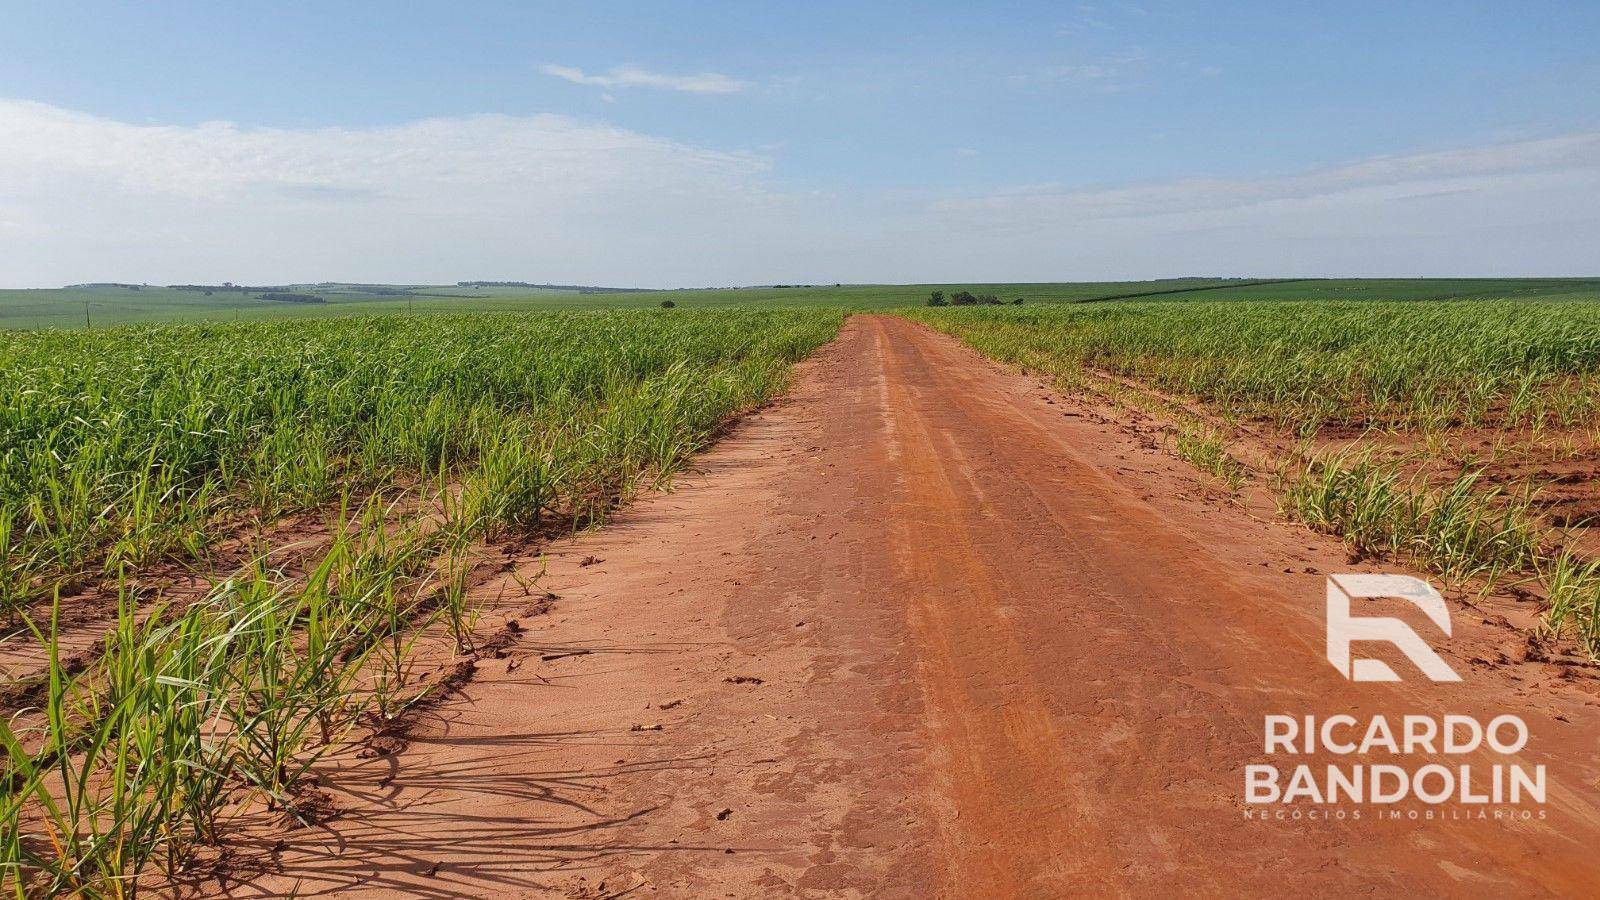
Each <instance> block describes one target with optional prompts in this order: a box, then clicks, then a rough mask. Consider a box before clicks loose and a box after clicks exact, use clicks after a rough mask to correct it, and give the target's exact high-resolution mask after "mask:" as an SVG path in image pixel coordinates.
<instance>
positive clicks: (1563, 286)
mask: <svg viewBox="0 0 1600 900" xmlns="http://www.w3.org/2000/svg"><path fill="white" fill-rule="evenodd" d="M285 290H287V291H291V292H294V293H302V294H313V295H315V296H317V297H320V298H321V299H322V300H323V301H324V302H322V303H291V302H283V301H276V300H264V299H262V298H261V294H260V292H253V293H237V292H223V291H216V292H214V293H212V294H210V295H207V294H205V293H204V292H201V291H187V290H174V289H171V288H166V287H155V286H151V287H139V288H130V287H75V288H57V289H48V290H0V328H13V329H17V328H21V329H34V328H83V327H84V326H85V323H86V322H87V324H88V325H89V326H90V327H92V328H100V327H106V326H111V325H127V324H140V323H156V322H185V321H236V320H237V321H247V320H260V319H286V318H304V317H326V316H349V315H384V314H393V313H405V312H415V313H462V312H519V311H544V310H577V309H630V308H639V307H650V306H658V305H660V303H661V302H662V301H664V300H671V301H672V302H673V303H675V304H676V305H678V306H681V307H720V306H746V305H818V306H834V307H841V308H845V309H883V308H890V307H897V306H909V305H918V304H921V303H923V302H924V301H925V300H926V299H927V297H928V294H929V292H930V291H933V290H942V291H944V292H945V293H946V294H953V293H955V292H956V291H959V290H968V291H972V292H973V293H976V294H994V295H996V296H998V297H999V298H1000V299H1002V300H1004V301H1008V302H1009V301H1011V300H1014V299H1016V298H1019V297H1020V298H1022V299H1023V300H1024V301H1026V302H1027V303H1073V302H1084V301H1097V300H1116V299H1150V300H1174V301H1179V300H1452V299H1484V300H1490V299H1533V298H1539V299H1593V300H1600V278H1398V279H1379V278H1362V279H1352V278H1345V279H1222V278H1179V279H1165V280H1159V281H1098V282H1088V281H1086V282H1057V283H1039V284H899V285H815V286H802V287H752V288H706V289H698V290H671V291H642V292H639V291H635V292H618V293H584V292H579V291H574V290H553V289H542V288H529V287H503V286H489V287H478V288H472V287H462V286H458V285H376V286H375V285H344V284H333V285H288V286H286V288H285ZM375 291H383V292H384V293H375Z"/></svg>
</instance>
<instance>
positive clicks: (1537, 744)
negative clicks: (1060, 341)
mask: <svg viewBox="0 0 1600 900" xmlns="http://www.w3.org/2000/svg"><path fill="white" fill-rule="evenodd" d="M1204 494H1205V488H1204V484H1203V482H1201V481H1199V480H1198V479H1197V477H1196V476H1195V475H1194V474H1193V473H1192V472H1191V471H1190V470H1188V469H1187V468H1186V467H1184V466H1183V465H1182V464H1181V463H1178V462H1176V461H1175V460H1173V459H1171V458H1169V457H1168V456H1166V455H1164V454H1162V453H1160V452H1159V451H1157V450H1155V449H1154V447H1153V446H1152V445H1151V444H1150V442H1149V441H1148V440H1144V439H1142V438H1140V437H1139V436H1138V435H1136V434H1133V433H1130V432H1129V431H1127V430H1124V429H1122V428H1119V427H1117V425H1116V423H1109V422H1106V421H1104V420H1097V418H1096V417H1095V416H1094V415H1093V414H1092V413H1090V412H1087V411H1085V410H1084V409H1082V408H1075V407H1073V406H1072V405H1071V404H1069V403H1067V402H1066V401H1062V400H1060V399H1059V398H1053V397H1050V396H1048V395H1047V394H1046V393H1045V392H1044V391H1042V390H1041V389H1040V387H1039V386H1038V384H1037V383H1036V382H1034V381H1032V380H1030V379H1028V378H1026V377H1023V376H1020V375H1016V374H1013V373H1009V372H1007V371H1005V370H1003V369H1001V368H1000V367H997V366H995V365H992V364H990V363H988V362H986V361H984V360H982V359H981V358H980V357H978V356H977V355H976V354H974V353H973V352H971V351H970V350H968V349H967V348H965V347H964V346H962V345H959V344H958V343H956V342H955V341H953V340H952V339H950V338H947V337H944V336H942V335H938V334H936V333H934V332H932V331H930V330H928V329H925V328H923V327H921V326H918V325H914V324H911V323H908V322H906V321H903V320H900V319H895V318H887V317H875V316H858V317H855V318H853V319H851V320H850V321H849V322H848V323H847V324H846V327H845V329H844V331H843V332H842V333H841V335H840V337H839V339H838V340H837V341H836V342H834V343H833V344H831V345H829V346H828V347H826V348H825V349H823V350H822V351H821V352H819V353H818V354H817V355H816V356H815V357H814V358H813V359H811V360H809V361H807V362H806V363H804V364H802V366H801V367H800V369H799V371H798V377H797V384H796V386H795V388H794V390H793V391H792V392H791V393H790V395H789V396H788V397H786V398H785V399H784V400H782V401H781V402H779V403H777V404H775V405H773V406H771V407H769V408H767V409H766V410H764V411H762V412H760V413H759V414H756V415H754V416H752V417H750V418H749V419H748V420H747V421H746V422H744V423H743V424H742V425H741V426H739V427H738V428H737V429H736V430H735V431H734V432H733V433H732V434H731V435H730V436H729V437H728V438H727V439H726V440H724V441H723V442H722V443H720V444H719V445H718V446H717V447H716V448H715V449H713V450H712V451H711V452H709V453H707V454H706V455H705V456H704V457H703V458H701V459H700V460H699V462H698V467H697V472H696V474H694V475H691V476H687V477H684V478H682V479H680V483H679V485H678V490H677V491H675V492H673V493H671V494H666V495H658V496H654V497H650V498H647V499H645V500H643V501H641V502H638V503H636V504H634V505H633V506H631V507H630V508H628V509H627V510H625V511H623V512H622V513H621V514H620V515H618V516H617V517H616V518H615V520H614V521H613V522H612V524H610V525H608V526H607V527H606V528H605V529H603V530H601V531H599V532H595V533H591V534H586V535H582V536H580V537H577V538H575V539H573V540H570V541H565V542H562V543H559V544H557V545H556V546H555V547H553V548H551V551H550V559H549V571H548V574H547V575H546V577H545V579H544V580H543V582H541V584H542V586H543V587H546V588H548V589H550V590H552V591H553V592H555V594H557V595H558V596H559V598H560V599H559V600H557V601H556V603H555V604H554V607H553V609H552V612H551V613H550V614H548V615H545V616H540V617H538V618H533V619H527V620H525V621H524V623H523V624H524V631H523V632H522V640H521V642H520V644H519V645H518V647H517V648H516V649H515V650H514V652H513V653H512V654H511V655H510V656H509V657H508V658H507V659H505V660H498V661H497V660H490V661H486V662H484V663H481V664H480V666H479V670H478V673H477V678H476V680H475V681H474V682H472V683H471V684H470V685H468V686H467V687H466V688H465V690H464V694H463V696H461V697H460V698H459V699H457V700H456V701H454V702H451V703H448V704H445V705H443V706H442V707H440V708H438V709H437V710H436V711H435V714H434V718H433V719H432V720H431V721H430V722H429V723H427V725H426V726H425V727H424V728H423V729H422V730H421V731H420V732H419V733H418V734H417V735H416V739H415V740H414V741H413V743H412V744H411V746H410V747H409V748H408V749H406V750H405V751H404V752H402V753H400V754H398V755H397V756H393V757H383V758H378V759H370V760H360V759H353V758H352V759H347V760H344V761H342V762H341V764H340V765H339V767H338V768H337V770H336V771H331V772H327V773H326V778H325V783H326V784H327V786H328V790H329V791H330V792H331V793H332V794H333V797H334V800H335V802H336V803H337V805H338V806H339V807H340V808H341V810H342V812H341V814H340V815H339V816H338V817H337V818H335V819H334V820H332V821H330V822H328V823H326V824H325V825H323V826H319V827H318V828H314V829H303V830H300V831H296V832H293V833H290V834H287V835H284V836H283V841H282V843H280V844H278V845H277V848H276V849H275V850H274V854H275V856H276V861H277V863H278V864H279V865H280V867H281V874H278V875H274V876H272V877H270V878H266V879H263V880H258V881H256V882H255V883H253V884H250V885H247V886H243V887H239V886H233V887H231V888H230V889H229V890H230V893H233V894H237V895H241V896H253V895H264V894H272V895H276V894H283V893H286V892H289V891H296V892H298V893H299V894H300V895H301V896H310V895H317V894H333V893H337V894H340V895H341V896H343V895H358V896H359V895H389V896H416V897H489V896H497V897H498V896H557V897H559V896H569V897H611V896H630V897H631V896H643V895H656V896H667V897H712V896H730V897H765V896H816V897H822V896H827V897H834V896H841V897H849V896H872V897H927V896H948V897H991V896H992V897H1049V896H1079V895H1148V896H1157V895H1160V896H1168V895H1172V894H1175V893H1179V892H1182V893H1184V894H1190V895H1194V894H1199V895H1208V896H1209V895H1251V894H1255V895H1260V894H1269V893H1270V894H1282V893H1289V892H1296V893H1316V894H1335V893H1339V894H1343V893H1373V894H1377V893H1382V894H1391V893H1407V894H1422V895H1461V896H1472V895H1506V894H1511V893H1516V894H1519V895H1581V894H1591V893H1592V892H1593V891H1594V889H1595V885H1596V884H1600V854H1597V853H1596V852H1595V851H1594V848H1595V847H1597V846H1600V789H1597V787H1596V778H1597V775H1600V766H1597V760H1596V743H1595V742H1596V735H1597V734H1600V731H1597V728H1596V726H1597V725H1600V705H1597V702H1596V699H1595V688H1594V681H1593V680H1592V679H1590V678H1589V677H1588V676H1587V675H1585V674H1584V673H1582V672H1581V671H1578V672H1574V670H1571V669H1568V668H1561V667H1557V666H1551V665H1544V664H1539V663H1532V662H1520V661H1517V662H1511V661H1508V660H1519V659H1520V651H1519V648H1520V647H1521V645H1522V638H1521V636H1520V634H1519V633H1518V632H1516V631H1515V630H1513V629H1510V628H1507V627H1504V626H1503V625H1494V624H1490V622H1491V620H1492V618H1493V617H1489V616H1484V615H1483V614H1482V613H1481V612H1478V611H1475V610H1472V609H1469V608H1464V607H1462V606H1459V605H1458V606H1456V607H1455V608H1454V613H1455V619H1456V629H1455V634H1454V637H1453V638H1448V639H1446V638H1443V637H1441V636H1438V635H1437V633H1436V632H1435V631H1433V630H1431V627H1430V626H1429V625H1428V624H1427V623H1426V622H1425V621H1420V617H1413V618H1412V619H1411V620H1412V621H1415V623H1416V627H1417V628H1418V630H1419V632H1421V633H1423V634H1425V635H1428V636H1429V637H1430V638H1433V639H1434V643H1435V645H1436V646H1438V647H1439V648H1440V649H1441V652H1442V654H1443V655H1444V657H1445V658H1446V660H1447V661H1448V662H1449V663H1450V664H1451V665H1452V666H1453V667H1454V668H1455V669H1456V670H1457V671H1459V672H1461V673H1463V675H1464V678H1465V681H1464V682H1463V683H1462V684H1459V685H1443V684H1434V683H1431V682H1427V681H1425V680H1422V678H1421V676H1420V675H1417V674H1415V670H1414V669H1412V668H1410V667H1408V665H1407V664H1406V663H1405V662H1403V661H1399V660H1396V661H1394V665H1395V666H1396V668H1397V670H1398V671H1401V672H1403V673H1405V674H1407V675H1410V676H1412V677H1410V678H1408V680H1406V681H1403V682H1401V683H1398V684H1355V683H1351V682H1348V681H1346V680H1345V679H1344V678H1343V677H1342V676H1341V675H1340V674H1339V673H1338V672H1337V671H1335V670H1334V669H1333V668H1332V667H1331V666H1330V665H1329V664H1328V663H1327V661H1326V660H1325V658H1324V647H1323V627H1324V623H1323V619H1322V604H1323V599H1322V598H1323V590H1324V582H1323V579H1324V577H1325V575H1326V573H1328V572H1334V571H1345V570H1349V569H1352V568H1354V569H1362V570H1367V571H1377V570H1380V569H1381V568H1382V567H1381V566H1373V565H1364V566H1350V565H1349V564H1347V562H1346V557H1345V553H1344V550H1343V549H1342V548H1341V547H1340V546H1339V544H1338V543H1337V542H1336V541H1333V540H1331V539H1327V538H1323V537H1319V536H1315V535H1312V534H1309V533H1307V532H1305V531H1304V530H1302V529H1298V528H1295V527H1292V526H1288V525H1285V524H1282V523H1278V522H1272V521H1269V520H1268V519H1267V518H1266V517H1261V516H1252V515H1251V514H1249V512H1248V511H1246V510H1243V509H1240V508H1238V507H1235V506H1229V505H1226V504H1220V503H1217V502H1215V501H1213V500H1208V499H1206V498H1205V496H1204ZM538 566H539V564H538V563H537V562H536V561H533V560H529V561H528V562H527V563H526V565H525V566H524V567H523V570H522V571H521V572H519V573H516V577H521V578H527V577H529V576H530V575H532V574H533V573H535V572H537V570H538ZM1390 568H1391V569H1392V568H1393V566H1391V567H1390ZM508 577H510V576H508ZM501 588H503V586H501ZM496 589H497V588H496V586H495V585H493V584H491V585H488V586H486V587H484V588H483V589H482V590H483V591H485V592H486V595H487V594H488V593H492V592H493V591H495V590H496ZM1385 612H1392V611H1391V610H1388V609H1385ZM1393 614H1397V615H1399V614H1401V613H1393ZM1380 658H1382V657H1381V656H1380ZM1491 661H1493V662H1491ZM1341 712H1342V713H1350V714H1353V715H1355V716H1357V717H1358V718H1363V719H1364V718H1365V717H1366V716H1370V715H1374V714H1383V715H1386V716H1389V717H1391V718H1398V717H1399V716H1400V715H1403V714H1405V713H1426V714H1432V715H1442V714H1443V713H1446V712H1451V713H1464V714H1471V715H1475V716H1478V717H1479V718H1480V719H1484V720H1487V719H1488V718H1490V717H1492V716H1493V715H1496V714H1499V713H1502V712H1513V713H1517V714H1519V715H1522V716H1523V717H1525V718H1526V719H1527V721H1528V723H1529V727H1530V730H1531V739H1530V742H1529V745H1528V748H1527V749H1526V750H1525V751H1523V752H1522V753H1521V754H1520V755H1519V757H1518V759H1519V761H1520V762H1523V763H1526V764H1530V765H1532V764H1538V763H1543V764H1546V765H1547V766H1548V767H1549V768H1548V778H1549V781H1550V797H1549V803H1548V805H1547V813H1546V817H1545V818H1543V819H1542V820H1540V819H1534V820H1532V821H1527V822H1514V823H1508V822H1505V821H1436V822H1433V823H1427V822H1413V821H1409V820H1402V821H1377V820H1376V817H1375V815H1374V810H1372V809H1371V808H1368V809H1367V810H1365V811H1364V815H1363V818H1362V819H1361V820H1359V821H1352V820H1348V819H1347V820H1345V821H1316V822H1309V821H1305V820H1301V821H1293V820H1291V821H1284V822H1270V823H1261V822H1257V821H1249V820H1247V819H1246V818H1245V815H1244V812H1245V804H1244V803H1243V800H1242V794H1243V790H1242V788H1243V778H1242V769H1243V767H1244V765H1246V764H1247V763H1251V762H1263V761H1267V760H1266V758H1265V757H1264V755H1263V753H1262V747H1261V742H1262V722H1263V716H1264V715H1266V714H1268V713H1289V714H1298V715H1305V714H1314V715H1317V716H1319V717H1322V716H1327V715H1332V714H1335V713H1341ZM1274 761H1276V762H1279V763H1288V764H1292V763H1294V762H1296V761H1298V760H1294V759H1289V760H1285V759H1283V758H1282V757H1281V755H1280V756H1279V757H1278V758H1276V759H1275V760H1274ZM1314 761H1315V762H1319V763H1322V762H1327V761H1328V760H1327V759H1326V758H1322V757H1319V758H1316V759H1315V760H1314ZM1369 761H1373V760H1369ZM1376 761H1387V760H1381V759H1380V760H1376ZM1474 761H1476V762H1479V763H1485V764H1486V763H1488V762H1490V760H1487V759H1482V758H1475V760H1474ZM1411 762H1412V764H1413V765H1414V764H1415V763H1416V761H1411Z"/></svg>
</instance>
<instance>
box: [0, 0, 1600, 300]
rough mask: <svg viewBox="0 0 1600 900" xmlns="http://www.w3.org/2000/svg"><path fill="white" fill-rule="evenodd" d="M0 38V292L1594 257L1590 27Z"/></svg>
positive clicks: (143, 20)
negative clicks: (1, 247)
mask: <svg viewBox="0 0 1600 900" xmlns="http://www.w3.org/2000/svg"><path fill="white" fill-rule="evenodd" d="M0 20H3V21H4V22H5V27H4V28H3V29H0V239H3V240H5V241H7V242H8V243H10V244H11V245H12V247H13V249H20V250H22V251H23V252H22V254H21V257H20V258H19V255H18V254H16V253H12V254H6V255H5V256H6V257H7V258H6V259H4V260H0V281H3V282H4V283H7V284H14V283H29V284H32V283H53V282H59V281H64V280H65V281H76V280H87V279H90V278H100V277H105V278H117V279H123V280H151V281H161V280H179V279H182V280H199V279H203V278H212V277H218V278H220V277H223V276H225V275H232V276H236V277H233V278H232V279H231V280H236V281H237V280H291V279H300V278H315V279H320V278H330V279H334V278H358V277H359V278H364V279H370V280H393V281H409V280H430V279H441V278H446V276H449V277H448V278H447V280H452V281H453V280H456V278H457V277H459V278H474V277H515V278H529V279H533V280H545V279H546V278H548V279H549V280H552V281H571V280H583V281H596V282H606V283H637V284H652V285H672V284H732V283H750V282H766V281H785V280H819V281H836V280H850V281H869V280H891V281H914V280H933V279H963V278H974V279H976V278H996V279H1017V280H1043V279H1057V278H1060V279H1069V278H1102V277H1141V276H1147V277H1158V276H1166V275H1177V274H1190V273H1194V274H1211V273H1221V274H1395V275H1420V274H1457V273H1459V274H1521V273H1549V274H1580V273H1581V274H1593V273H1595V272H1597V271H1600V265H1597V264H1596V258H1597V257H1600V254H1593V252H1592V250H1590V249H1589V248H1592V247H1593V246H1595V243H1594V240H1595V238H1596V237H1600V213H1596V212H1594V211H1593V209H1592V208H1593V207H1595V206H1596V205H1597V204H1594V203H1593V202H1590V203H1588V204H1587V207H1588V209H1587V211H1586V207H1585V205H1584V204H1581V203H1577V202H1574V195H1575V194H1584V193H1585V192H1589V191H1591V190H1592V188H1593V187H1594V186H1595V185H1596V184H1597V183H1600V180H1597V179H1600V175H1597V170H1600V141H1597V140H1596V138H1595V135H1596V133H1597V132H1600V49H1597V46H1600V4H1597V3H1571V2H1569V3H1524V4H1506V3H1404V4H1395V3H1387V4H1377V3H1371V4H1366V3H1340V4H1328V3H1232V4H1197V3H1176V2H1156V0H1139V2H1130V3H1120V2H1096V3H1085V4H1075V3H1013V4H988V5H984V4H970V3H919V4H909V3H874V4H845V3H809V4H796V3H792V2H790V3H781V4H779V3H758V2H746V3H631V4H620V3H584V4H576V3H563V4H544V3H482V2H480V3H473V2H457V3H448V4H446V3H409V4H393V3H350V2H346V3H338V4H295V3H274V4H265V3H241V2H234V3H228V4H213V3H206V4H202V3H141V4H111V3H71V2H58V3H53V4H35V3H5V4H0ZM53 141H59V142H61V145H60V146H56V145H55V144H52V142H53ZM8 195H9V197H8ZM1588 196H1589V197H1590V198H1591V200H1592V198H1593V197H1594V196H1596V195H1595V194H1593V193H1589V194H1588ZM1130 204H1131V205H1130ZM1400 207H1403V208H1400ZM524 216H525V217H526V218H523V217H524ZM199 222H204V223H206V224H205V225H204V227H203V228H202V227H197V223H199ZM513 223H517V224H513ZM1096 223H1098V225H1097V224H1096ZM1497 223H1498V224H1499V226H1500V229H1501V230H1500V231H1499V233H1497V231H1496V224H1497ZM429 229H433V230H432V231H431V232H430V231H429ZM508 229H513V231H508ZM286 231H294V232H295V233H294V234H285V232H286ZM519 234H520V238H519V237H517V235H519ZM423 235H427V236H428V237H430V238H431V240H430V241H428V242H426V243H425V242H424V241H423ZM113 269H114V270H115V271H113Z"/></svg>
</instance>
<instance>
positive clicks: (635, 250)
mask: <svg viewBox="0 0 1600 900" xmlns="http://www.w3.org/2000/svg"><path fill="white" fill-rule="evenodd" d="M1173 139H1174V140H1177V139H1178V137H1177V136H1176V135H1174V138H1173ZM985 149H986V151H988V152H986V155H985V158H993V159H995V160H996V163H995V165H996V167H998V166H1000V165H1002V164H1003V156H1004V154H1003V152H1002V155H1001V156H998V157H997V156H995V155H994V153H995V152H997V151H994V150H991V149H990V148H985ZM1003 150H1004V148H1001V151H1003ZM772 152H781V150H773V151H772ZM1596 196H1600V133H1594V134H1577V135H1569V136H1566V137H1559V138H1550V139H1546V140H1534V141H1521V142H1517V143H1505V144H1496V145H1491V146H1481V147H1472V148H1465V149H1457V150H1448V151H1440V152H1433V153H1416V154H1409V155H1397V156H1388V157H1378V158H1372V159H1367V160H1362V161H1357V162H1352V163H1350V164H1348V165H1342V166H1336V167H1330V168H1325V169H1320V170H1315V171H1307V172H1301V173H1298V174H1289V175H1281V176H1275V177H1261V178H1227V179H1221V178H1191V179H1182V180H1169V181H1161V182H1145V183H1135V184H1128V185H1123V186H1115V187H1106V188H1096V189H1084V188H1070V187H1064V186H1062V185H1059V184H1057V185H1051V184H1030V185H1019V186H1016V187H1014V188H1011V189H1008V190H999V191H992V192H987V193H983V194H967V195H957V194H954V193H952V192H950V191H944V190H924V191H921V192H915V193H909V194H908V193H906V192H903V191H897V192H888V191H883V192H874V191H859V190H850V191H844V190H830V189H829V186H828V185H827V184H825V183H812V184H804V185H790V184H788V183H786V182H785V181H783V180H781V179H780V178H779V177H778V175H777V174H776V172H775V168H774V163H773V160H771V159H769V158H768V157H766V156H763V155H758V154H751V153H736V152H726V151H722V150H716V149H708V148H704V147H696V146H692V145H689V144H685V143H682V142H678V141H671V140H665V139H661V138H657V137H652V136H650V135H646V134H641V133H638V132H634V131H629V130H626V129H622V128H618V127H615V126H611V125H606V124H602V123H595V122H585V121H580V120H576V119H572V118H567V117H563V116H552V115H538V116H525V117H512V116H502V115H483V116H470V117H462V118H449V119H426V120H421V121H416V122H410V123H405V124H399V125H393V126H388V127H371V128H322V129H273V128H250V127H244V126H240V125H235V124H230V123H226V122H210V123H204V124H200V125H195V126H176V125H144V124H139V125H135V124H129V123H124V122H118V121H114V120H110V119H105V118H100V117H96V116H91V115H86V114H83V113H78V112H72V111H68V110H63V109H59V108H56V107H51V106H46V105H42V104H37V103H28V102H19V101H0V238H3V239H4V241H3V246H4V252H0V286H7V287H11V286H28V285H33V286H46V285H60V284H66V283H71V282H80V281H135V282H138V281H149V282H152V283H174V282H200V281H223V280H230V281H235V282H244V283H276V282H287V281H320V280H324V279H329V280H357V281H373V282H380V281H389V282H429V283H438V282H453V281H456V280H458V279H465V278H510V279H526V280H532V281H553V282H559V283H589V284H621V285H652V286H683V285H708V284H719V285H729V284H754V283H770V282H784V283H793V282H807V283H809V282H827V283H832V282H835V281H861V282H865V281H920V280H969V279H971V280H1002V281H1003V280H1018V281H1044V280H1059V279H1102V278H1131V277H1159V276H1168V275H1180V274H1196V273H1200V274H1205V273H1236V274H1257V275H1424V274H1460V275H1472V274H1481V275H1495V274H1593V271H1594V269H1595V255H1594V247H1596V246H1600V208H1597V207H1596V205H1595V204H1594V202H1593V198H1594V197H1596Z"/></svg>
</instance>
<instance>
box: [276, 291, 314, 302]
mask: <svg viewBox="0 0 1600 900" xmlns="http://www.w3.org/2000/svg"><path fill="white" fill-rule="evenodd" d="M261 299H263V300H275V301H277V302H279V303H327V302H328V301H326V300H324V299H322V298H321V297H319V296H317V295H316V294H291V293H288V292H286V291H269V292H267V293H265V294H262V295H261Z"/></svg>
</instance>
